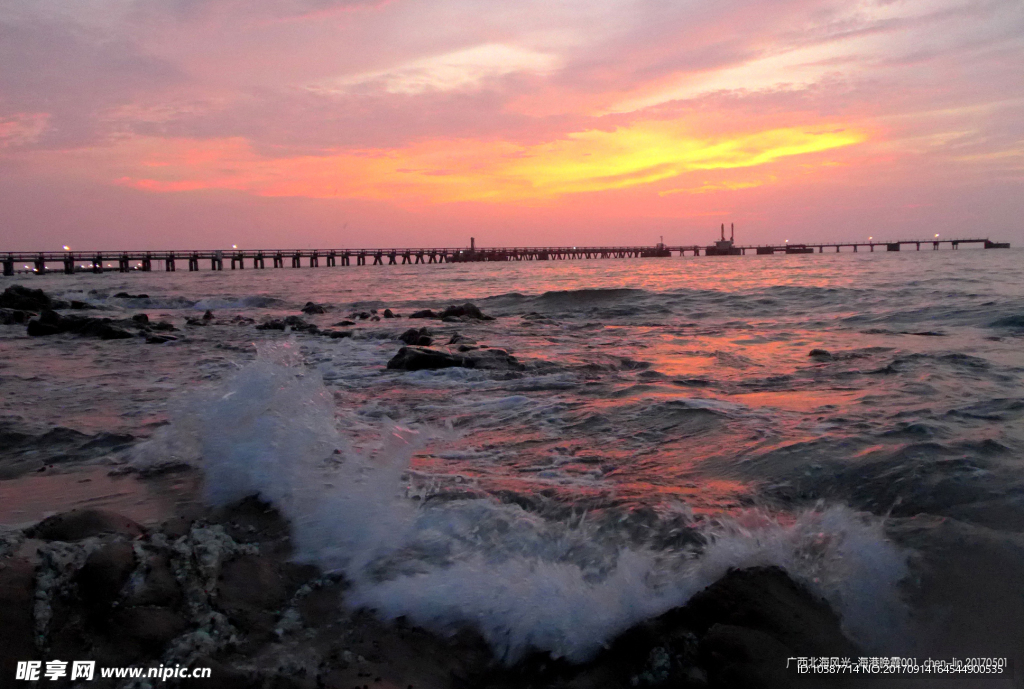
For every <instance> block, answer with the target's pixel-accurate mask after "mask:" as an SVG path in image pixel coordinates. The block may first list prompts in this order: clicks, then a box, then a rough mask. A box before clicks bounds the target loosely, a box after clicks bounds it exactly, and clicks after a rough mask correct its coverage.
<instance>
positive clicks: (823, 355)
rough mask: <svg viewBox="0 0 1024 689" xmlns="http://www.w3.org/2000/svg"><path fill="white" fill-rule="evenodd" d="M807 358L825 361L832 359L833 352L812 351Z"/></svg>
mask: <svg viewBox="0 0 1024 689" xmlns="http://www.w3.org/2000/svg"><path fill="white" fill-rule="evenodd" d="M807 356H809V357H811V358H812V359H819V360H822V361H824V360H827V359H831V358H832V352H830V351H828V350H827V349H812V350H811V351H810V353H809V354H808V355H807Z"/></svg>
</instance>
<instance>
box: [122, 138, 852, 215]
mask: <svg viewBox="0 0 1024 689" xmlns="http://www.w3.org/2000/svg"><path fill="white" fill-rule="evenodd" d="M867 138H868V136H867V133H866V132H864V131H862V130H858V129H853V128H849V127H841V126H835V125H817V126H814V127H785V128H775V129H770V130H765V131H755V132H746V133H737V134H733V135H730V136H721V137H716V138H707V137H700V136H695V135H693V134H692V133H690V132H688V131H687V130H686V128H685V127H684V126H682V125H681V124H680V123H679V122H671V121H650V122H641V123H637V124H634V125H632V126H628V127H619V128H616V129H614V130H610V131H602V130H588V131H583V132H575V133H571V134H569V135H567V136H565V137H563V138H561V139H557V140H554V141H550V142H546V143H542V144H536V145H522V144H517V143H511V142H507V141H481V140H475V139H458V140H442V139H435V140H428V141H422V142H417V143H413V144H409V145H407V146H404V147H401V148H394V149H367V150H354V151H353V150H348V151H337V150H335V151H330V152H327V153H326V154H324V155H301V156H291V157H287V156H285V157H270V156H263V155H260V154H259V153H257V152H256V151H254V150H253V149H252V147H251V145H250V144H249V142H248V141H247V140H246V139H243V138H230V139H216V140H211V141H195V140H185V139H157V138H145V139H134V140H129V141H126V142H122V143H121V144H119V146H118V147H117V149H116V150H113V151H111V154H112V155H113V156H114V159H113V160H111V163H112V164H113V165H114V166H115V167H118V168H120V171H121V172H122V174H115V175H112V176H113V177H114V179H116V182H117V183H118V184H122V185H127V186H131V187H134V188H137V189H142V190H146V191H152V192H164V193H170V192H186V191H202V190H232V191H241V192H245V193H249V194H254V195H258V196H267V197H285V196H291V197H306V198H364V199H377V200H392V201H402V200H414V201H420V202H427V203H451V202H465V201H477V202H489V203H504V202H515V201H531V200H534V201H545V200H550V199H555V198H558V197H561V196H564V195H568V194H578V193H589V192H602V191H607V190H615V189H623V188H627V187H637V186H642V185H650V184H654V183H657V182H661V181H663V180H672V179H673V178H677V177H679V176H681V175H684V174H686V173H689V172H694V171H701V170H706V171H712V170H739V169H743V168H752V167H756V166H760V165H765V164H768V163H773V162H776V161H780V160H784V159H787V158H792V157H794V156H801V155H804V154H810V153H817V152H821V151H829V150H834V149H838V148H843V147H847V146H851V145H854V144H857V143H861V142H863V141H865V140H867ZM118 161H124V162H120V163H119V162H118ZM139 161H144V162H139ZM124 172H127V174H123V173H124ZM774 180H775V177H774V176H772V175H767V176H764V177H763V178H761V179H759V180H757V181H750V180H723V181H720V182H718V183H716V184H714V185H709V184H707V183H705V184H703V185H689V186H687V187H684V188H681V189H672V188H668V189H660V190H658V191H659V192H660V193H662V194H663V195H664V194H676V193H706V192H709V191H719V190H733V189H743V188H748V187H752V186H760V185H762V184H770V183H772V182H773V181H774Z"/></svg>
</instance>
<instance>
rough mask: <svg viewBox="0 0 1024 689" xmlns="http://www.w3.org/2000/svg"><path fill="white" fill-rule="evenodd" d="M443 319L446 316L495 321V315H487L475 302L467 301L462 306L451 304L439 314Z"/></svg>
mask: <svg viewBox="0 0 1024 689" xmlns="http://www.w3.org/2000/svg"><path fill="white" fill-rule="evenodd" d="M438 317H439V318H440V319H441V320H444V319H446V318H472V319H476V320H478V321H493V320H494V317H493V316H488V315H485V314H484V313H483V312H482V311H481V310H480V309H479V308H478V307H477V306H476V305H475V304H471V303H469V302H466V303H465V304H463V305H462V306H449V307H448V308H446V309H445V310H444V311H442V312H441V314H440V315H439V316H438Z"/></svg>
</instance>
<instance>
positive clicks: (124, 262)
mask: <svg viewBox="0 0 1024 689" xmlns="http://www.w3.org/2000/svg"><path fill="white" fill-rule="evenodd" d="M962 244H980V245H982V246H984V248H986V249H1006V248H1009V246H1010V244H1009V242H993V241H991V240H989V239H987V238H962V239H938V238H935V239H900V240H895V241H884V242H876V241H872V240H869V241H867V242H829V243H825V244H790V243H788V242H787V243H784V244H774V245H763V246H761V245H758V246H753V245H751V246H735V245H734V243H733V240H732V239H728V240H727V239H725V226H724V225H723V226H722V239H721V240H720V241H717V242H715V244H714V245H710V246H701V245H697V244H693V245H689V246H685V245H678V246H669V245H667V244H663V243H659V244H655V245H654V246H558V247H553V246H546V247H526V246H517V247H487V248H484V247H480V248H478V247H477V246H476V242H475V241H472V240H471V242H470V246H469V248H465V247H463V248H418V249H411V248H410V249H288V250H285V249H227V250H225V249H215V250H202V251H72V250H67V251H37V252H24V251H21V252H19V251H14V252H6V253H4V252H0V262H2V263H3V273H4V275H14V273H15V271H16V268H17V267H18V266H19V265H21V266H24V268H23V269H22V271H23V272H24V271H28V272H33V273H37V274H43V273H46V272H47V271H48V268H49V266H51V265H52V264H55V263H56V264H60V266H61V268H62V269H63V272H64V273H68V274H71V273H75V272H89V271H91V272H94V273H102V272H108V271H119V272H122V273H127V272H130V271H132V270H142V271H151V270H153V266H159V265H160V264H163V267H164V270H167V271H174V270H177V266H178V264H179V263H183V264H185V265H186V266H187V267H188V270H189V271H197V270H199V269H200V266H202V265H208V266H209V268H210V269H211V270H224V266H225V264H227V265H228V266H230V268H231V269H232V270H234V269H239V270H241V269H244V268H246V267H247V266H249V267H252V268H266V267H267V266H268V265H269V266H271V267H273V268H284V267H286V266H290V267H292V268H299V267H302V266H303V264H305V265H306V266H309V267H312V268H316V267H318V266H320V265H321V264H322V265H324V266H353V265H355V266H364V265H371V266H384V265H392V266H393V265H409V264H412V265H416V264H420V263H423V264H430V263H470V262H479V261H492V262H493V261H563V260H578V259H601V258H603V259H613V258H653V257H658V258H669V257H671V256H673V255H674V254H675V255H678V256H687V255H689V256H701V255H704V256H742V255H744V254H746V253H747V252H750V253H754V254H757V255H759V256H760V255H767V254H812V253H825V252H826V251H828V252H830V253H831V252H835V253H839V252H841V251H852V252H857V251H860V250H864V251H874V250H875V248H876V247H877V248H879V249H880V250H884V251H900V250H901V249H903V248H904V247H907V248H910V249H913V250H916V251H920V250H921V247H922V246H924V247H925V248H926V249H927V248H928V247H931V249H932V250H937V249H939V247H940V246H942V245H948V246H949V247H950V248H952V249H959V248H960V245H962Z"/></svg>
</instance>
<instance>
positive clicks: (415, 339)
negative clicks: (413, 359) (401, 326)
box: [398, 328, 434, 347]
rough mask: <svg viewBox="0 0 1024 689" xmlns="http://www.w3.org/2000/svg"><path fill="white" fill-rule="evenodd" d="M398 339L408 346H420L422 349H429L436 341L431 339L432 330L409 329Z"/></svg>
mask: <svg viewBox="0 0 1024 689" xmlns="http://www.w3.org/2000/svg"><path fill="white" fill-rule="evenodd" d="M398 339H399V340H401V341H402V342H404V343H405V344H407V345H418V346H420V347H429V346H430V345H431V344H432V343H433V342H434V339H433V338H432V337H430V330H429V329H428V328H409V329H408V330H406V331H405V332H404V333H402V334H401V335H399V336H398Z"/></svg>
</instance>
